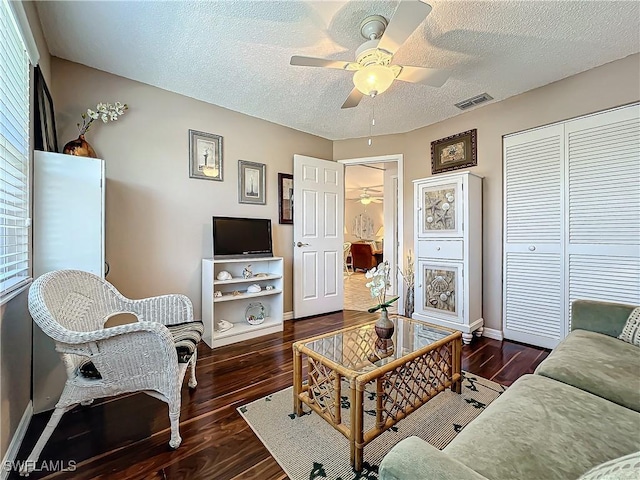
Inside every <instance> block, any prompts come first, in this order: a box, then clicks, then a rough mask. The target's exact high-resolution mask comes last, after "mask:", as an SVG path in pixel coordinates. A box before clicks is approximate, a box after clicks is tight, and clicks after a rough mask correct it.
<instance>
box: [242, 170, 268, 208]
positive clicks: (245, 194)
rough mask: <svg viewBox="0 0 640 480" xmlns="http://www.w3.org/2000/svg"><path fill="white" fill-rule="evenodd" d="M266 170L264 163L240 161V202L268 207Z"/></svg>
mask: <svg viewBox="0 0 640 480" xmlns="http://www.w3.org/2000/svg"><path fill="white" fill-rule="evenodd" d="M266 168H267V166H266V165H265V164H264V163H255V162H247V161H246V160H238V202H240V203H253V204H255V205H266V203H267V196H266V184H265V173H266Z"/></svg>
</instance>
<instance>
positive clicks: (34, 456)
mask: <svg viewBox="0 0 640 480" xmlns="http://www.w3.org/2000/svg"><path fill="white" fill-rule="evenodd" d="M75 405H77V404H75ZM75 405H70V406H68V407H58V408H56V409H55V410H54V411H53V414H52V415H51V418H50V419H49V422H47V426H46V427H44V431H43V432H42V435H40V438H39V439H38V441H37V442H36V445H35V446H34V447H33V450H32V451H31V454H30V455H29V458H27V460H26V461H25V462H24V464H23V465H22V468H20V475H21V476H23V477H26V476H28V475H29V474H30V473H31V472H33V470H34V469H35V466H36V463H37V462H38V459H39V458H40V454H41V453H42V449H43V448H44V446H45V445H46V443H47V441H48V440H49V438H50V437H51V434H52V433H53V431H54V430H55V429H56V427H57V426H58V423H59V422H60V419H61V418H62V415H64V414H65V412H67V411H68V410H71V409H72V408H73V407H75Z"/></svg>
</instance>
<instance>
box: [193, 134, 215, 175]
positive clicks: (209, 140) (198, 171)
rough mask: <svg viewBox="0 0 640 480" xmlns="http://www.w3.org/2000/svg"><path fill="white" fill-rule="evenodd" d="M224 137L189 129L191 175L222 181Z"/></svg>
mask: <svg viewBox="0 0 640 480" xmlns="http://www.w3.org/2000/svg"><path fill="white" fill-rule="evenodd" d="M222 167H223V163H222V137H221V136H220V135H215V134H213V133H205V132H198V131H196V130H189V177H190V178H201V179H203V180H217V181H219V182H221V181H222Z"/></svg>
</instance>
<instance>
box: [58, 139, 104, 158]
mask: <svg viewBox="0 0 640 480" xmlns="http://www.w3.org/2000/svg"><path fill="white" fill-rule="evenodd" d="M62 153H65V154H67V155H76V156H78V157H91V158H98V156H97V155H96V151H95V150H94V149H93V147H92V146H91V145H89V143H88V142H87V141H86V140H85V138H84V135H80V136H79V137H78V138H76V139H75V140H71V141H70V142H69V143H67V144H66V145H65V146H64V150H62Z"/></svg>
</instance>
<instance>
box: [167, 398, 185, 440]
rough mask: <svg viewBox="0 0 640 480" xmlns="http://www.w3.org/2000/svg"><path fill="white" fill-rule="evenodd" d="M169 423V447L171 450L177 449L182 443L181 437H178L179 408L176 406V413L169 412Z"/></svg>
mask: <svg viewBox="0 0 640 480" xmlns="http://www.w3.org/2000/svg"><path fill="white" fill-rule="evenodd" d="M169 421H170V422H171V440H169V446H170V447H171V448H174V449H175V448H178V447H179V446H180V444H181V443H182V437H180V406H179V405H178V411H177V412H173V413H172V412H171V410H169Z"/></svg>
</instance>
